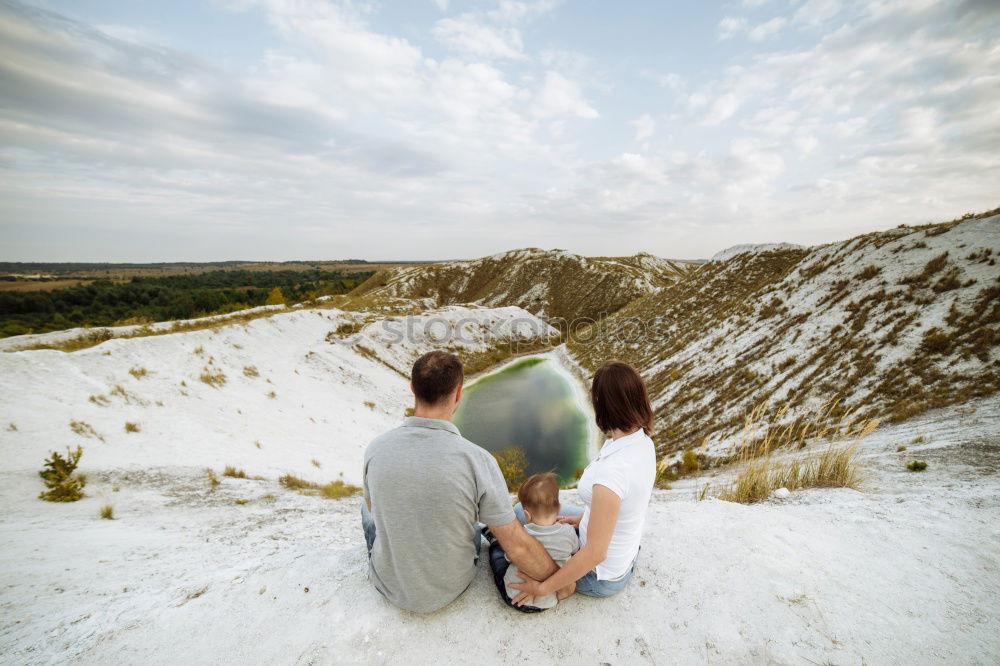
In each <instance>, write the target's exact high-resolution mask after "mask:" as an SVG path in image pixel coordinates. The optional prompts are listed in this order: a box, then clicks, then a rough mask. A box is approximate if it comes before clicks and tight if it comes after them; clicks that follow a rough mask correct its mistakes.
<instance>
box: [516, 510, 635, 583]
mask: <svg viewBox="0 0 1000 666" xmlns="http://www.w3.org/2000/svg"><path fill="white" fill-rule="evenodd" d="M514 515H515V516H517V519H518V520H519V521H521V524H522V525H524V524H525V523H526V522H527V520H526V519H525V516H524V508H523V507H522V506H521V503H520V502H518V503H517V504H516V505H514ZM559 515H560V516H582V515H583V509H581V508H580V507H578V506H573V505H572V504H564V505H563V506H562V508H561V509H560V510H559ZM638 559H639V555H638V554H636V556H635V560H632V568H631V569H629V571H628V573H627V574H625V575H624V576H622V577H621V578H619V579H618V580H598V579H597V572H596V571H593V570H592V571H588V572H587V573H586V574H584V576H583V578H580V579H579V580H577V581H576V591H577V592H578V593H579V594H582V595H584V596H588V597H611V596H614V595H616V594H618V593H619V592H621V591H622V590H624V589H625V587H626V586H627V585H628V583H629V581H630V580H632V574H633V573H635V563H636V562H637V561H638ZM504 569H505V570H506V567H504ZM501 577H502V575H501Z"/></svg>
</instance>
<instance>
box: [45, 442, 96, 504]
mask: <svg viewBox="0 0 1000 666" xmlns="http://www.w3.org/2000/svg"><path fill="white" fill-rule="evenodd" d="M82 455H83V448H82V447H80V446H77V447H76V451H71V450H70V449H69V447H66V457H65V458H64V457H63V456H62V455H61V454H59V453H58V452H56V451H53V452H52V453H51V455H49V457H48V459H46V461H45V465H44V466H43V467H42V470H41V471H40V472H38V476H40V477H42V481H43V482H44V483H45V487H46V488H48V490H44V491H42V493H41V494H39V496H38V497H39V498H40V499H43V500H45V501H46V502H75V501H77V500H78V499H80V498H81V497H83V487H84V486H85V485H87V477H85V476H84V475H82V474H77V475H75V476H74V475H73V472H75V471H76V466H77V465H78V464H80V457H81V456H82Z"/></svg>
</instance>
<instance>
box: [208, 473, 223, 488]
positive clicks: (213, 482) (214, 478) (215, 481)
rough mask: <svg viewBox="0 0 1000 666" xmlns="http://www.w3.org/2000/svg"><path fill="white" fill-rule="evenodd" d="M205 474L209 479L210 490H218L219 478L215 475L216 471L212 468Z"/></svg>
mask: <svg viewBox="0 0 1000 666" xmlns="http://www.w3.org/2000/svg"><path fill="white" fill-rule="evenodd" d="M205 474H206V476H207V477H208V485H209V487H210V488H216V487H217V486H218V485H219V483H220V482H219V477H217V476H216V475H215V471H214V470H212V469H211V468H209V469H206V470H205Z"/></svg>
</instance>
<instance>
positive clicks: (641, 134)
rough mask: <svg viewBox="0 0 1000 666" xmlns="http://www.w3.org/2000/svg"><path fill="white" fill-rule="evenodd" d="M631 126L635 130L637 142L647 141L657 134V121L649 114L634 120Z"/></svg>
mask: <svg viewBox="0 0 1000 666" xmlns="http://www.w3.org/2000/svg"><path fill="white" fill-rule="evenodd" d="M631 124H632V127H634V128H635V140H636V141H640V142H641V141H645V140H646V139H648V138H650V137H651V136H653V134H654V133H655V132H656V120H654V119H653V116H651V115H649V114H648V113H644V114H642V115H641V116H639V117H638V118H636V119H635V120H633V121H632V123H631Z"/></svg>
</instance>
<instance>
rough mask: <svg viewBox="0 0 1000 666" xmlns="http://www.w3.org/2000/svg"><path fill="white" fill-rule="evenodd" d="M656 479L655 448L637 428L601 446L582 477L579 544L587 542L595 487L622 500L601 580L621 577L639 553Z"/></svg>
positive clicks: (601, 566) (600, 570)
mask: <svg viewBox="0 0 1000 666" xmlns="http://www.w3.org/2000/svg"><path fill="white" fill-rule="evenodd" d="M655 480H656V449H655V447H654V446H653V440H651V439H650V438H649V436H648V435H647V434H646V433H645V432H644V431H643V430H642V429H641V428H640V429H639V430H637V431H635V432H634V433H632V434H629V435H625V436H624V437H619V438H618V439H609V440H608V441H606V442H605V443H604V446H603V447H602V448H601V451H600V453H599V454H598V456H597V458H595V459H594V460H593V461H592V462H591V463H590V465H588V466H587V469H585V470H584V472H583V476H581V477H580V482H579V484H578V486H577V487H578V489H579V493H580V498H581V499H582V500H583V502H584V504H585V505H586V509H585V511H584V514H583V519H582V520H581V521H580V545H581V546H584V545H586V543H587V528H588V526H589V522H590V504H591V500H592V498H593V492H594V486H595V485H602V486H604V487H606V488H608V489H609V490H610V491H611V492H613V493H614V494H615V495H617V496H618V497H619V498H620V499H621V506H620V508H619V509H618V521H617V522H616V524H615V530H614V533H613V534H612V536H611V543H610V544H608V552H607V558H606V559H605V560H604V561H603V562H601V563H600V564H598V565H597V577H598V579H600V580H614V579H616V578H620V577H621V576H624V575H625V574H626V573H628V572H629V570H630V569H631V567H632V562H633V561H634V560H635V557H636V555H637V554H638V552H639V541H640V540H641V538H642V531H643V528H644V527H645V524H646V508H647V507H648V506H649V498H650V495H651V494H652V491H653V482H654V481H655Z"/></svg>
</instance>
